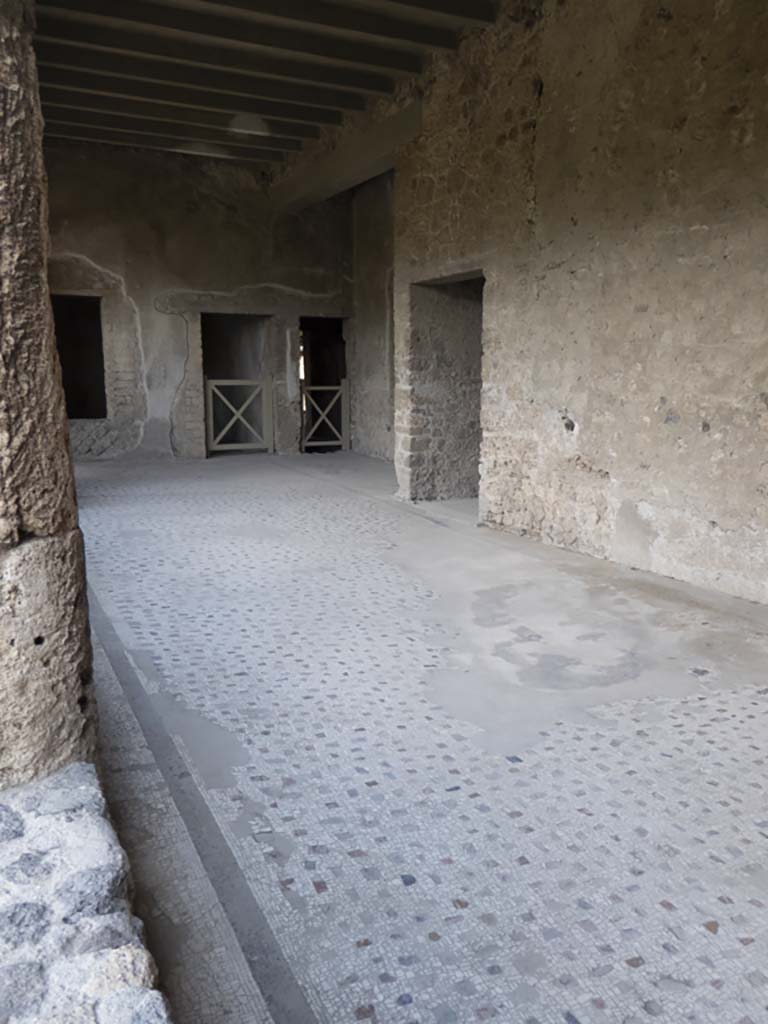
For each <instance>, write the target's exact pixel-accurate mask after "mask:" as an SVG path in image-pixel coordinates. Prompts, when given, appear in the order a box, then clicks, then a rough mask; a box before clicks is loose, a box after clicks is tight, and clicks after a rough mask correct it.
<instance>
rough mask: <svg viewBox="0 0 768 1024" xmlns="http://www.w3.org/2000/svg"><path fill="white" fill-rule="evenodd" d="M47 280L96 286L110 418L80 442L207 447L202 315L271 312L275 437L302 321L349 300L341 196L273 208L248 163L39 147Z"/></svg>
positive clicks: (191, 451)
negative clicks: (283, 210)
mask: <svg viewBox="0 0 768 1024" xmlns="http://www.w3.org/2000/svg"><path fill="white" fill-rule="evenodd" d="M46 163H47V167H48V176H49V182H50V223H51V235H52V246H53V251H52V261H51V281H52V286H53V287H54V289H58V290H61V291H69V292H72V293H75V294H98V295H102V296H103V302H102V307H103V320H104V323H103V327H104V349H105V373H106V378H107V406H108V420H107V421H74V423H73V428H74V429H73V441H75V442H76V445H75V451H76V452H77V453H83V454H104V455H112V454H117V453H119V452H121V451H127V450H131V449H133V448H135V447H137V446H141V447H142V448H144V449H145V450H149V451H157V452H161V453H171V452H173V453H175V454H178V455H193V456H200V455H203V454H204V453H205V418H204V417H205V413H204V397H203V368H202V349H201V333H200V315H201V314H202V313H205V312H212V313H215V312H220V313H243V314H254V315H263V316H271V317H272V318H273V320H272V325H273V329H274V331H275V332H276V336H277V337H278V339H279V345H280V348H281V357H280V359H279V361H278V362H279V372H278V373H277V374H276V375H275V390H276V400H277V402H278V403H279V405H280V408H281V409H282V410H283V411H284V415H283V418H282V421H281V422H282V426H281V430H280V432H279V442H280V444H281V446H282V450H285V451H292V450H296V448H297V446H298V439H299V417H300V397H299V380H298V345H299V339H298V321H299V317H301V316H348V315H349V314H350V312H351V305H352V297H351V287H350V278H351V228H350V200H349V197H340V198H339V199H335V200H331V201H329V202H327V203H323V204H320V205H318V206H316V207H314V208H312V209H309V210H304V211H302V212H301V213H297V214H286V215H283V216H281V217H277V216H276V215H275V213H274V211H273V209H272V207H271V206H270V204H269V202H268V200H267V198H266V196H265V194H264V189H263V186H262V182H261V180H260V179H259V178H258V177H257V176H256V175H255V174H254V172H253V171H252V170H250V169H248V168H246V167H236V166H234V165H231V164H228V163H225V162H223V161H205V160H195V159H191V158H186V157H183V156H180V155H179V156H177V155H175V154H174V155H170V154H159V153H158V154H153V153H150V152H142V153H138V152H133V151H131V150H126V149H122V148H121V149H111V148H109V147H102V146H89V145H79V146H71V145H56V146H51V147H50V148H49V149H48V150H47V152H46Z"/></svg>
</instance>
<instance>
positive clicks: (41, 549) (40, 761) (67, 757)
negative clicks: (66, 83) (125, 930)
mask: <svg viewBox="0 0 768 1024" xmlns="http://www.w3.org/2000/svg"><path fill="white" fill-rule="evenodd" d="M32 31H33V3H32V0H0V787H5V786H9V785H13V784H16V783H20V782H24V781H26V780H28V779H31V778H34V777H35V776H38V775H44V774H46V773H48V772H51V771H53V770H54V769H56V768H58V767H60V766H61V765H63V764H66V763H67V762H69V761H73V760H78V759H85V758H89V757H90V756H92V753H93V743H94V721H95V714H94V706H93V698H92V695H91V651H90V640H89V635H88V608H87V603H86V591H85V570H84V559H83V541H82V536H81V534H80V531H79V529H78V527H77V504H76V499H75V488H74V480H73V474H72V465H71V461H70V456H69V448H68V432H67V419H66V411H65V406H64V393H63V389H62V384H61V370H60V368H59V363H58V357H57V354H56V346H55V342H54V334H53V321H52V316H51V308H50V302H49V299H48V282H47V273H46V260H47V255H48V226H47V204H46V179H45V170H44V167H43V156H42V115H41V113H40V102H39V97H38V88H37V72H36V68H35V59H34V55H33V52H32Z"/></svg>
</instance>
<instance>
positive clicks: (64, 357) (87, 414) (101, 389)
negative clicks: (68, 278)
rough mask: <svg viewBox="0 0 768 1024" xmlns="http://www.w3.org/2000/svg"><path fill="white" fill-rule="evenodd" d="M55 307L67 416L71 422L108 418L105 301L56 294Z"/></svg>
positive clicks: (53, 306)
mask: <svg viewBox="0 0 768 1024" xmlns="http://www.w3.org/2000/svg"><path fill="white" fill-rule="evenodd" d="M51 306H52V308H53V323H54V329H55V332H56V347H57V349H58V352H59V362H60V363H61V375H62V380H63V383H64V396H65V398H66V403H67V416H68V417H69V419H71V420H103V419H106V417H107V391H106V385H105V383H104V343H103V338H102V333H101V299H100V298H99V297H98V296H94V295H52V296H51Z"/></svg>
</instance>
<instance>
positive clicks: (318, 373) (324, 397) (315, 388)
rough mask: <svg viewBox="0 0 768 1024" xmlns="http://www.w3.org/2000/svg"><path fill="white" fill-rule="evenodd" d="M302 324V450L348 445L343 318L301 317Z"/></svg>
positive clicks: (325, 449)
mask: <svg viewBox="0 0 768 1024" xmlns="http://www.w3.org/2000/svg"><path fill="white" fill-rule="evenodd" d="M300 327H301V389H302V401H301V408H302V431H301V438H302V445H301V446H302V450H303V451H305V452H332V451H339V450H340V449H348V448H349V390H348V386H347V357H346V342H345V340H344V321H343V320H341V319H339V318H338V317H303V318H302V320H301V323H300Z"/></svg>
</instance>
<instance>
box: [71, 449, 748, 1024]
mask: <svg viewBox="0 0 768 1024" xmlns="http://www.w3.org/2000/svg"><path fill="white" fill-rule="evenodd" d="M334 460H335V461H334ZM79 488H80V496H81V514H82V522H83V526H84V529H85V532H86V538H87V544H88V559H89V561H88V567H89V577H90V583H91V587H92V589H93V594H94V607H95V609H97V611H96V613H95V615H94V623H95V631H96V634H97V640H98V641H99V643H98V648H97V654H98V660H97V667H98V668H99V673H100V677H101V681H100V684H99V685H100V695H101V702H102V717H103V718H106V720H107V721H108V723H109V727H108V729H107V737H106V744H107V746H108V748H109V749H107V750H106V751H105V754H106V759H107V762H108V763H107V767H108V772H109V775H110V778H111V783H110V786H111V788H112V790H113V792H115V793H116V794H118V795H119V801H120V807H119V808H118V809H116V817H117V818H118V826H119V827H120V828H121V829H123V830H125V835H126V840H125V841H126V845H127V846H128V848H129V852H131V854H132V857H133V858H134V866H135V870H136V875H137V884H138V888H139V897H140V910H141V912H142V913H143V914H144V916H145V918H147V924H148V927H149V933H150V944H152V940H153V937H154V941H155V943H158V942H159V943H161V944H162V943H165V944H166V945H169V946H172V948H173V951H172V952H171V951H170V949H159V950H158V949H156V953H157V956H158V959H159V960H160V962H161V965H162V966H163V971H164V982H165V985H166V987H167V989H168V991H169V994H170V996H171V1000H172V1003H173V1004H174V1010H175V1012H176V1018H177V1024H192V1022H193V1021H194V1022H195V1024H208V1022H210V1024H214V1022H215V1024H221V1022H223V1021H226V1022H227V1024H247V1022H249V1024H254V1022H259V1021H267V1020H268V1019H269V1016H270V1015H271V1017H272V1019H273V1020H274V1022H275V1024H288V1022H290V1024H297V1022H304V1021H306V1022H307V1024H312V1022H322V1024H345V1022H350V1024H352V1022H359V1021H374V1022H379V1024H470V1022H477V1021H495V1022H497V1024H563V1022H565V1024H577V1022H578V1024H592V1022H606V1024H615V1022H623V1024H629V1022H635V1021H637V1022H642V1021H645V1020H647V1019H656V1020H659V1021H666V1022H670V1024H678V1022H681V1021H691V1022H708V1024H749V1022H751V1024H759V1022H761V1021H764V1020H766V1016H767V1015H768V688H767V687H768V673H766V671H765V666H766V665H767V664H768V661H767V660H766V656H767V655H768V614H767V613H766V609H762V608H759V607H757V606H754V605H749V604H747V603H744V602H739V601H735V600H730V599H726V598H722V597H718V596H717V595H714V594H709V593H706V592H704V591H700V590H696V589H694V588H690V587H685V586H683V585H681V584H675V583H672V582H671V581H666V580H660V579H658V578H654V577H650V576H645V575H644V574H639V573H631V572H629V571H624V570H621V569H618V568H616V567H614V566H610V565H607V564H605V563H597V562H594V561H591V560H590V559H587V558H583V557H581V556H578V555H574V554H572V553H564V552H559V551H555V550H554V549H547V548H545V547H543V546H541V545H538V544H535V543H534V542H532V541H528V540H523V539H518V538H513V537H508V536H501V535H498V534H495V533H493V532H491V531H488V530H479V529H477V528H475V527H474V526H473V525H472V524H471V522H470V521H469V519H468V518H467V516H466V514H465V510H458V511H456V512H455V514H454V510H453V509H451V507H450V506H445V507H443V508H440V507H439V506H435V507H428V506H425V507H418V508H416V509H414V508H411V507H409V506H405V505H403V504H401V503H398V502H397V501H395V500H394V499H392V498H391V497H390V496H389V494H390V492H391V490H392V482H391V478H390V476H389V470H388V468H387V467H384V466H381V465H378V464H374V463H366V461H365V460H362V459H355V458H353V457H346V458H345V457H344V456H322V457H317V458H316V459H315V458H311V457H310V458H308V459H304V460H301V459H298V458H295V459H270V458H267V457H256V458H253V457H243V458H223V459H217V460H211V461H209V462H206V463H193V462H173V463H170V462H160V461H155V462H139V461H121V462H113V463H102V464H96V463H89V464H84V465H83V466H81V467H80V468H79ZM107 634H109V635H108V636H107ZM102 641H103V642H104V647H105V649H106V655H107V656H105V655H104V653H103V651H102V648H101V642H102ZM142 844H144V845H142ZM141 850H145V852H146V851H148V850H154V851H156V852H157V851H161V850H164V851H165V857H159V858H158V857H157V856H154V855H153V856H149V855H146V856H141V854H140V851H141ZM134 851H136V852H134ZM136 857H138V858H139V862H138V863H137V862H136ZM201 879H202V881H201ZM201 901H202V902H203V903H204V904H205V905H204V907H201V908H200V910H199V912H198V904H200V902H201ZM190 908H193V912H190ZM240 947H242V949H241V948H240ZM206 979H207V980H206ZM214 979H217V982H216V984H214ZM222 979H226V983H223V982H222ZM254 979H255V982H256V983H257V984H258V988H257V987H256V984H254ZM184 992H187V993H189V992H193V993H194V997H193V998H190V997H189V995H188V996H187V997H186V998H185V997H184V996H183V993H184ZM266 1007H268V1010H267V1009H266Z"/></svg>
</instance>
